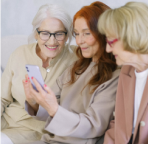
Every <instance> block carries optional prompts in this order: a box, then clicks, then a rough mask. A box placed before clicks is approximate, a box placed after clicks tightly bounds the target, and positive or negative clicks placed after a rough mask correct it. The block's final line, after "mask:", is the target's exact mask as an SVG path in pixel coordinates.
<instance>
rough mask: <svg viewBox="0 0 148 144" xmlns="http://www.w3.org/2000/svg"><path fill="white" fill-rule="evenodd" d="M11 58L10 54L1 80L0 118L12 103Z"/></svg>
mask: <svg viewBox="0 0 148 144" xmlns="http://www.w3.org/2000/svg"><path fill="white" fill-rule="evenodd" d="M12 57H13V55H12V54H11V56H10V58H9V60H8V63H7V65H6V68H5V70H4V72H3V74H2V79H1V116H2V115H3V113H4V112H5V108H6V107H7V106H9V104H10V103H11V102H13V97H12V94H11V87H12V77H13V72H12V69H11V66H12V65H11V62H12Z"/></svg>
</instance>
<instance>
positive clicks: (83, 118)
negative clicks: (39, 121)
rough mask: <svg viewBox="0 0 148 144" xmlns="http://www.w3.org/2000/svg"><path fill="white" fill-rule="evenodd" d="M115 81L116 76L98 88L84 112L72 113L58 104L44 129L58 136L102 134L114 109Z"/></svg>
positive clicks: (96, 135) (78, 136)
mask: <svg viewBox="0 0 148 144" xmlns="http://www.w3.org/2000/svg"><path fill="white" fill-rule="evenodd" d="M117 82H118V77H116V78H115V79H113V80H112V81H110V83H108V84H107V85H106V86H104V87H103V88H100V89H99V88H98V91H96V92H95V93H94V94H93V96H94V99H93V100H92V101H93V102H92V103H91V104H90V105H89V107H88V108H87V109H86V113H74V112H71V111H68V110H67V109H65V108H63V107H61V106H59V107H58V110H57V112H56V114H55V115H54V117H53V119H52V120H51V119H49V120H47V122H46V126H45V130H47V131H49V132H51V133H53V134H55V135H58V136H69V137H77V138H85V139H86V138H94V137H98V136H102V135H103V134H104V133H105V130H106V129H107V127H108V124H109V122H110V119H111V117H112V113H113V110H114V105H115V94H116V87H117ZM93 96H92V97H93Z"/></svg>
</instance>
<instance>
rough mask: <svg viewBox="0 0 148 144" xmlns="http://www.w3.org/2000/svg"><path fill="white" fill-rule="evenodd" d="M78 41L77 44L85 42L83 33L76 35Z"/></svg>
mask: <svg viewBox="0 0 148 144" xmlns="http://www.w3.org/2000/svg"><path fill="white" fill-rule="evenodd" d="M76 43H77V45H81V44H83V43H84V39H83V36H82V35H78V36H76Z"/></svg>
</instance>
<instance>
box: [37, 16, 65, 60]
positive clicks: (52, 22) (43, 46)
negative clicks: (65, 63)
mask: <svg viewBox="0 0 148 144" xmlns="http://www.w3.org/2000/svg"><path fill="white" fill-rule="evenodd" d="M38 31H47V32H50V33H56V32H66V30H65V27H64V25H63V23H62V22H61V21H60V20H58V19H56V18H47V19H45V20H44V21H43V22H42V23H41V25H40V27H39V28H38ZM36 40H37V42H38V47H39V52H38V53H39V54H38V55H39V56H40V57H41V58H42V59H44V60H46V59H48V58H54V57H56V56H57V55H58V54H59V53H60V52H61V51H62V49H63V47H64V44H65V42H66V40H67V37H66V38H65V39H64V40H63V41H58V40H56V39H55V38H54V36H53V35H52V36H51V37H50V38H49V39H48V40H47V41H44V40H42V39H41V38H40V36H39V34H38V33H37V34H36Z"/></svg>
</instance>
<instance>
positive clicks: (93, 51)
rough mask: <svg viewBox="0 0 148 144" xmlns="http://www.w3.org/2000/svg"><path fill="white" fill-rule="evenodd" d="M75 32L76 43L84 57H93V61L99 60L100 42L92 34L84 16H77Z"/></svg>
mask: <svg viewBox="0 0 148 144" xmlns="http://www.w3.org/2000/svg"><path fill="white" fill-rule="evenodd" d="M74 33H75V37H76V43H77V45H78V46H79V47H80V48H81V51H82V55H83V57H85V58H92V61H94V62H97V60H98V56H97V53H98V50H99V43H98V42H97V40H96V39H95V37H94V36H93V35H92V33H91V31H90V29H89V27H88V25H87V23H86V20H85V19H84V18H77V19H76V20H75V23H74Z"/></svg>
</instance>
